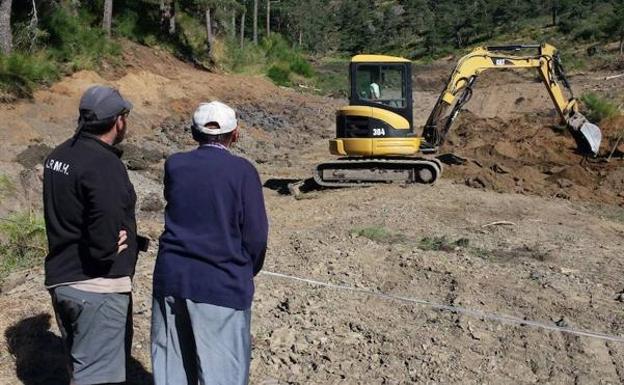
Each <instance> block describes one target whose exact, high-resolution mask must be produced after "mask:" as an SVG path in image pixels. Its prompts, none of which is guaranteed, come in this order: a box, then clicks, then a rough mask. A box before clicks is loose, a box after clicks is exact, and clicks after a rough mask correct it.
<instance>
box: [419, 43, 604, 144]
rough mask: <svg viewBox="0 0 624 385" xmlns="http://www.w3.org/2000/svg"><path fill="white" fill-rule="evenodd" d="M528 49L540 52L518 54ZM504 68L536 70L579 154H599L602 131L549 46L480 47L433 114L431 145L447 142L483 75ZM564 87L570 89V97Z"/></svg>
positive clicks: (428, 132) (463, 62)
mask: <svg viewBox="0 0 624 385" xmlns="http://www.w3.org/2000/svg"><path fill="white" fill-rule="evenodd" d="M528 49H535V50H537V54H534V55H526V56H521V55H517V54H515V53H516V52H519V51H524V50H528ZM511 52H514V53H513V54H512V53H511ZM503 68H512V69H522V68H533V69H536V70H537V72H538V73H539V76H540V78H541V79H542V82H543V83H544V85H545V86H546V90H547V91H548V93H549V95H550V97H551V99H552V101H553V103H554V105H555V108H556V109H557V112H559V115H560V116H561V119H562V120H563V121H564V122H565V123H566V125H567V127H568V129H569V131H570V133H571V134H572V136H573V137H574V139H575V141H576V143H577V146H578V148H579V151H580V152H583V153H592V154H593V155H596V154H597V153H598V150H599V147H600V141H601V139H602V138H601V132H600V129H599V128H598V126H596V125H594V124H592V123H590V122H589V121H588V120H587V118H585V116H583V115H582V114H581V113H580V112H579V106H578V101H577V100H576V98H574V94H573V92H572V89H571V87H570V84H569V83H568V80H567V79H566V76H565V72H564V70H563V67H562V65H561V61H560V58H559V54H558V53H557V49H556V48H555V47H553V46H551V45H549V44H542V45H515V46H496V47H480V48H476V49H474V50H473V51H472V52H471V53H469V54H468V55H466V56H464V57H463V58H461V59H460V60H459V62H458V63H457V66H456V67H455V69H454V70H453V73H452V74H451V77H450V78H449V81H448V83H447V85H446V87H445V89H444V90H443V91H442V94H441V95H440V97H439V98H438V101H437V102H436V105H435V107H434V108H433V111H432V112H431V114H430V115H429V118H428V120H427V123H426V125H425V129H424V132H423V136H424V138H425V140H426V141H427V143H428V144H430V145H431V146H434V147H438V146H440V145H442V144H443V143H444V140H445V138H446V135H447V134H448V132H449V130H450V128H451V126H452V124H453V122H454V121H455V119H456V118H457V116H458V114H459V112H460V111H461V109H462V107H463V106H464V105H465V104H466V103H467V102H468V101H469V100H470V97H471V96H472V92H473V87H474V83H475V81H476V79H477V76H478V75H479V74H480V73H481V72H483V71H485V70H489V69H503ZM560 84H561V85H563V87H565V88H566V90H567V92H568V94H569V95H570V97H569V98H567V97H566V96H565V94H564V91H563V88H562V86H561V85H560ZM449 109H450V110H449Z"/></svg>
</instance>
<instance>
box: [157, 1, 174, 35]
mask: <svg viewBox="0 0 624 385" xmlns="http://www.w3.org/2000/svg"><path fill="white" fill-rule="evenodd" d="M160 28H161V30H162V31H163V32H166V33H168V34H169V35H175V32H176V22H175V0H160Z"/></svg>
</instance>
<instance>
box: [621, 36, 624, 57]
mask: <svg viewBox="0 0 624 385" xmlns="http://www.w3.org/2000/svg"><path fill="white" fill-rule="evenodd" d="M620 55H624V34H622V35H620Z"/></svg>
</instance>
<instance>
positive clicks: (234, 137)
mask: <svg viewBox="0 0 624 385" xmlns="http://www.w3.org/2000/svg"><path fill="white" fill-rule="evenodd" d="M239 137H240V133H239V131H238V127H236V128H235V129H234V131H232V143H235V142H238V139H239Z"/></svg>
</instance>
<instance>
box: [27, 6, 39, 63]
mask: <svg viewBox="0 0 624 385" xmlns="http://www.w3.org/2000/svg"><path fill="white" fill-rule="evenodd" d="M38 27H39V16H38V14H37V3H35V0H32V15H31V17H30V23H29V24H28V30H29V34H30V52H32V51H33V50H34V49H35V47H36V46H37V28H38Z"/></svg>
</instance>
